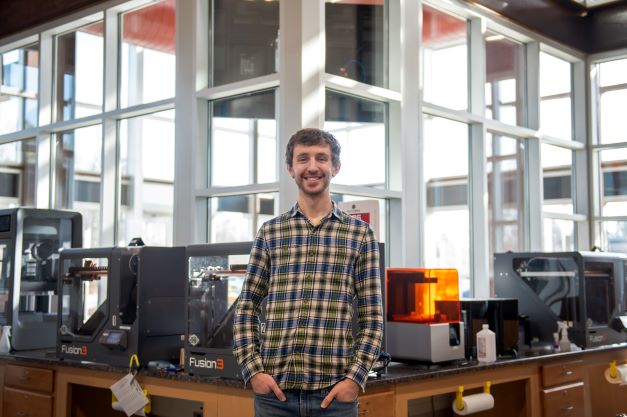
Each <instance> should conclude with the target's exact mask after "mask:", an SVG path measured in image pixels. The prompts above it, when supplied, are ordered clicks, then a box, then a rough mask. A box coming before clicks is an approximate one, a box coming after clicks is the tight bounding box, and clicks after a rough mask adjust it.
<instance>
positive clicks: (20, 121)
mask: <svg viewBox="0 0 627 417" xmlns="http://www.w3.org/2000/svg"><path fill="white" fill-rule="evenodd" d="M0 67H1V71H0V81H1V82H0V115H2V117H0V135H1V134H4V133H10V132H15V131H18V130H22V129H28V128H31V127H36V126H37V98H38V96H39V84H38V82H39V44H34V45H30V46H26V47H24V48H19V49H14V50H12V51H8V52H5V53H1V54H0Z"/></svg>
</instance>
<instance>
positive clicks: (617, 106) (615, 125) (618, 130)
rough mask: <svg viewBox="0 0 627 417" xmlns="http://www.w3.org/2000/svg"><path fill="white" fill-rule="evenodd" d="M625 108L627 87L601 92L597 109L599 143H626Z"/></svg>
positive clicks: (626, 105)
mask: <svg viewBox="0 0 627 417" xmlns="http://www.w3.org/2000/svg"><path fill="white" fill-rule="evenodd" d="M625 108H627V85H625V86H624V88H622V89H618V90H616V89H613V90H609V91H601V97H600V99H599V107H598V112H599V140H600V142H601V143H616V142H627V129H625V111H624V110H625Z"/></svg>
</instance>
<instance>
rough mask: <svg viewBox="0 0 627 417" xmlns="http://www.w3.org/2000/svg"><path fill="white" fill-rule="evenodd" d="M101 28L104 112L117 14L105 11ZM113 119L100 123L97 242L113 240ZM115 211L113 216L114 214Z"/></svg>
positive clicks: (112, 106) (111, 89)
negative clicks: (100, 148) (102, 30)
mask: <svg viewBox="0 0 627 417" xmlns="http://www.w3.org/2000/svg"><path fill="white" fill-rule="evenodd" d="M104 25H105V31H104V36H105V38H104V48H105V49H104V54H105V56H104V66H105V68H104V103H103V105H104V111H105V112H110V111H114V110H116V109H117V85H118V44H119V39H118V38H119V28H118V26H119V23H118V14H117V12H115V11H112V10H107V12H106V13H105V21H104ZM118 159H119V151H118V140H117V121H116V120H114V119H108V118H107V119H104V120H103V123H102V173H101V186H100V231H101V232H100V244H101V245H102V246H110V245H115V244H116V243H117V240H118V239H117V233H116V232H117V230H116V229H117V228H116V224H117V223H116V219H118V218H120V216H119V214H117V211H118V210H119V209H120V204H119V202H120V184H119V175H118ZM116 214H117V215H116Z"/></svg>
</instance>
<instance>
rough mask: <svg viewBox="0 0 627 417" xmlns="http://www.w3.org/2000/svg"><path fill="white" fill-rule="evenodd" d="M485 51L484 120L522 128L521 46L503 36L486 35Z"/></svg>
mask: <svg viewBox="0 0 627 417" xmlns="http://www.w3.org/2000/svg"><path fill="white" fill-rule="evenodd" d="M485 47H486V117H489V118H490V119H494V120H499V121H501V122H503V123H508V124H511V125H522V122H523V120H522V119H523V118H522V108H523V101H522V95H521V94H520V91H521V88H522V86H521V84H522V80H523V79H524V74H523V61H524V55H523V46H522V45H520V44H519V43H516V42H514V41H512V40H510V39H507V38H505V37H504V36H503V35H498V34H496V33H493V32H486V34H485ZM488 86H489V87H490V88H488Z"/></svg>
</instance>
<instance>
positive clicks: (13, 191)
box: [0, 139, 37, 208]
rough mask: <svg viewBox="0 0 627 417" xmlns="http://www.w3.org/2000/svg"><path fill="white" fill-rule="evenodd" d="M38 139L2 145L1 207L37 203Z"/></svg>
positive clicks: (0, 168)
mask: <svg viewBox="0 0 627 417" xmlns="http://www.w3.org/2000/svg"><path fill="white" fill-rule="evenodd" d="M36 145H37V141H36V140H35V139H27V140H23V141H18V142H9V143H4V144H1V145H0V208H9V207H29V206H30V207H33V206H34V205H35V178H36V176H35V170H36V164H37V161H36V159H35V157H36V155H37V153H36V152H37V151H36Z"/></svg>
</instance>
